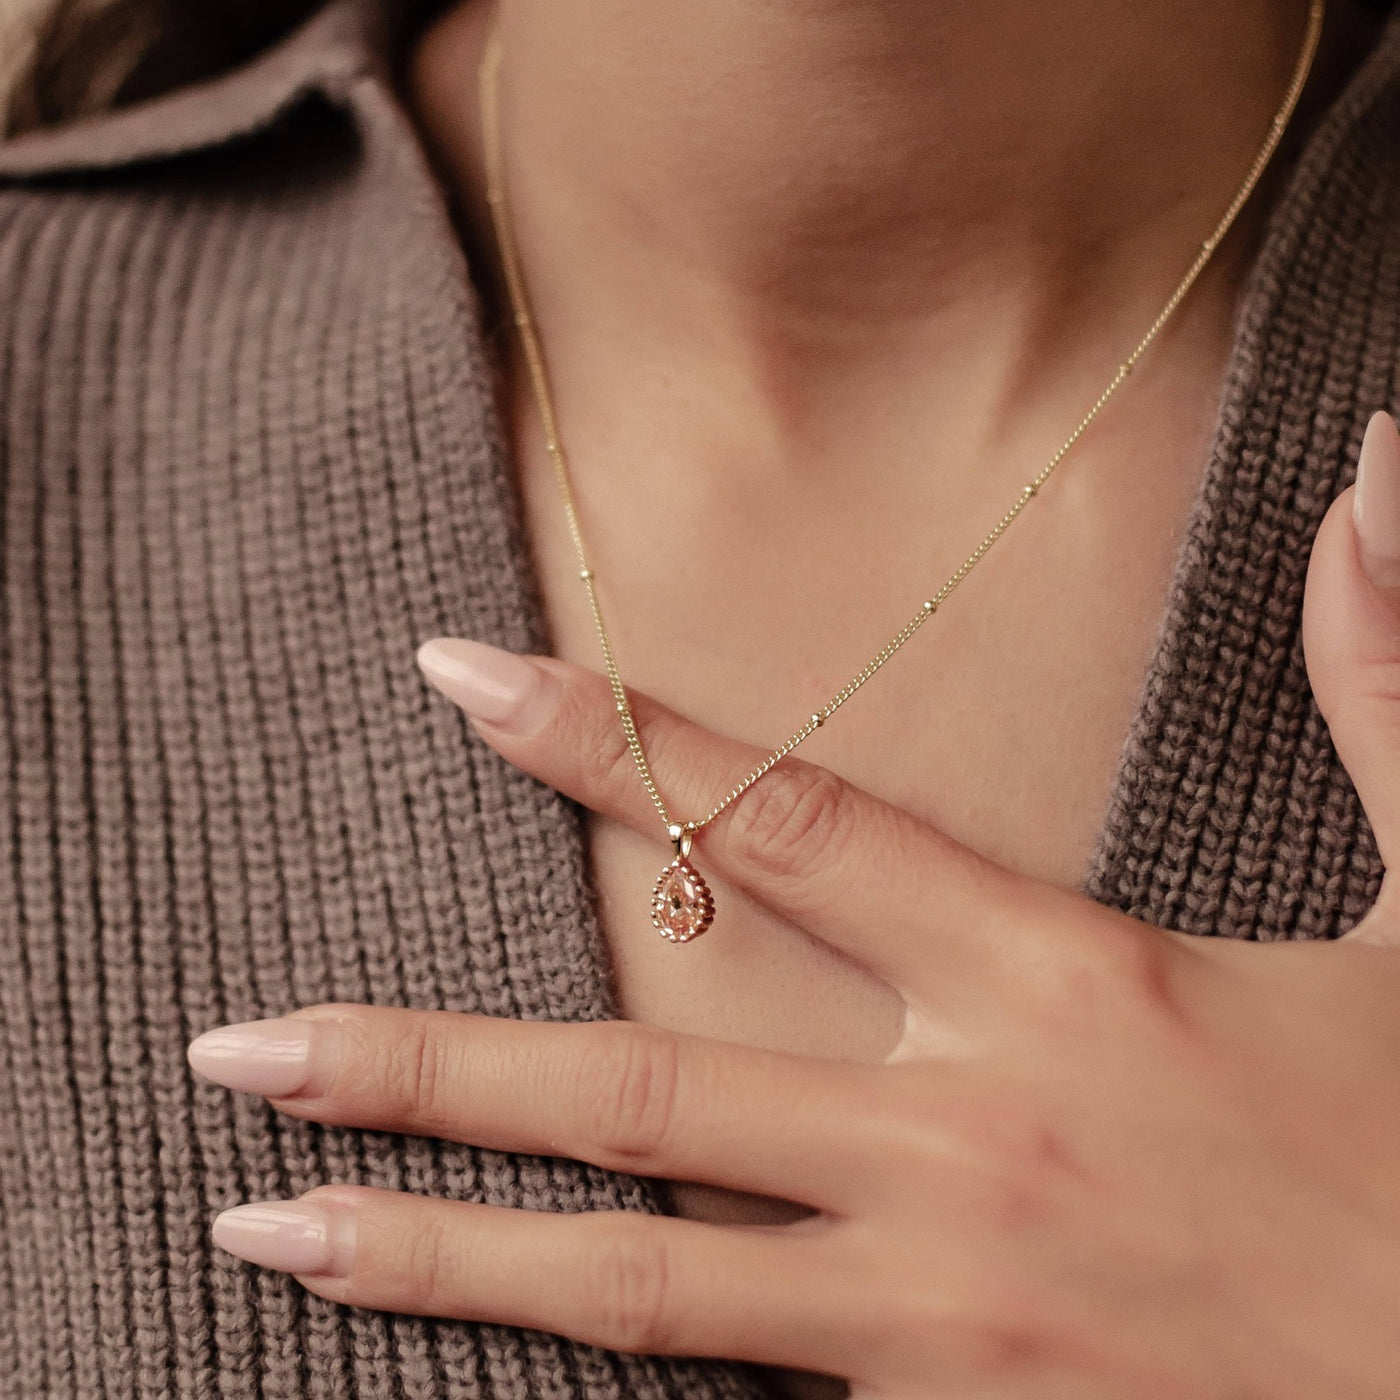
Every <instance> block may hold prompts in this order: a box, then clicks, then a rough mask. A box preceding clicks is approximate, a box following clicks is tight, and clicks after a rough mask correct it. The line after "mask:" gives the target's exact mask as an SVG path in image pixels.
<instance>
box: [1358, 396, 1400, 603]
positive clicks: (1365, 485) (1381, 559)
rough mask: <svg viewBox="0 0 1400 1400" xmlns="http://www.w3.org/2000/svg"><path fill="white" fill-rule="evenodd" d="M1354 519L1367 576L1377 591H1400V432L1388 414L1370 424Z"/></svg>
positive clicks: (1363, 445) (1361, 460)
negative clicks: (1394, 589)
mask: <svg viewBox="0 0 1400 1400" xmlns="http://www.w3.org/2000/svg"><path fill="white" fill-rule="evenodd" d="M1352 519H1353V521H1354V523H1355V526H1356V539H1357V543H1358V545H1359V546H1360V554H1361V565H1362V567H1363V568H1364V569H1365V570H1366V575H1367V577H1368V578H1369V579H1370V580H1371V582H1372V583H1373V584H1375V585H1376V587H1377V588H1387V589H1389V588H1400V429H1397V428H1396V426H1395V420H1394V419H1393V418H1392V417H1391V416H1390V414H1388V413H1374V414H1372V415H1371V421H1370V422H1369V423H1368V424H1367V425H1366V436H1365V437H1364V438H1363V439H1362V442H1361V456H1360V458H1359V459H1358V461H1357V464H1356V494H1355V495H1354V496H1353V497H1352Z"/></svg>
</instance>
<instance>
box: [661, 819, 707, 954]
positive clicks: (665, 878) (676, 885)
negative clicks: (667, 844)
mask: <svg viewBox="0 0 1400 1400" xmlns="http://www.w3.org/2000/svg"><path fill="white" fill-rule="evenodd" d="M669 831H670V836H671V842H672V844H673V845H674V846H675V849H676V856H675V859H674V860H673V861H671V863H670V864H669V865H667V866H666V868H665V869H664V870H662V872H661V874H660V875H658V876H657V877H656V884H655V885H654V886H653V888H652V892H651V921H652V923H653V924H654V925H655V927H656V931H657V932H658V933H659V934H660V935H661V936H662V938H664V939H665V940H666V941H667V942H668V943H689V942H691V940H692V939H696V938H699V937H700V935H701V934H702V933H704V932H705V930H706V929H707V928H709V926H710V925H711V924H712V923H713V922H714V918H715V900H714V896H713V895H712V894H711V893H710V887H709V885H708V884H706V882H705V877H704V876H703V875H702V874H701V873H700V872H699V871H698V870H697V869H696V868H695V867H694V866H693V865H692V864H691V863H690V838H691V834H692V833H691V832H690V831H689V830H688V829H686V828H684V827H680V826H672V827H670V829H669Z"/></svg>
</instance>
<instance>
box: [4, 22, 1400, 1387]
mask: <svg viewBox="0 0 1400 1400" xmlns="http://www.w3.org/2000/svg"><path fill="white" fill-rule="evenodd" d="M380 14H381V10H380V8H379V6H378V5H376V4H374V3H372V2H371V0H333V3H332V4H331V5H330V6H329V7H328V8H327V9H325V10H323V11H322V12H321V13H320V14H319V15H318V16H317V17H316V18H315V19H313V20H312V21H311V22H310V24H309V25H307V26H305V27H304V28H302V29H301V30H299V31H297V32H296V33H294V34H292V35H290V36H289V37H288V38H287V39H286V40H285V41H283V42H282V43H280V44H279V45H278V46H277V47H276V48H274V49H273V50H271V51H269V52H268V53H266V54H264V55H263V56H262V57H261V58H259V59H258V60H256V61H255V62H254V63H253V64H251V65H250V66H248V67H245V68H243V69H241V70H239V71H237V72H235V73H232V74H229V75H226V76H224V77H221V78H217V79H214V80H210V81H206V82H202V83H200V84H198V85H197V86H194V87H190V88H186V89H183V90H180V91H177V92H175V93H173V94H171V95H168V96H166V97H163V98H159V99H155V100H153V101H150V102H147V103H144V104H142V105H140V106H136V107H133V108H128V109H124V110H120V111H117V112H114V113H111V114H109V115H106V116H104V117H101V118H97V119H92V120H89V121H86V122H83V123H81V124H77V125H73V126H69V127H64V128H58V129H54V130H50V131H45V132H40V133H35V134H31V135H29V136H27V137H23V138H19V139H16V140H12V141H10V142H9V143H0V531H3V535H0V567H3V592H0V1395H3V1396H5V1397H9V1398H12V1400H38V1397H61V1400H71V1398H72V1397H75V1396H76V1397H82V1400H89V1397H92V1398H93V1400H96V1398H97V1397H106V1400H118V1397H123V1398H124V1397H129V1396H144V1397H158V1398H159V1400H168V1397H172V1396H178V1397H201V1400H203V1397H209V1400H213V1398H214V1397H223V1398H225V1400H252V1397H259V1396H261V1397H268V1398H269V1400H310V1397H327V1400H329V1398H331V1397H341V1396H354V1397H364V1398H365V1400H369V1397H373V1400H389V1397H413V1400H447V1398H448V1397H453V1398H454V1400H455V1398H456V1397H478V1396H480V1397H490V1400H507V1397H524V1396H532V1397H533V1396H539V1397H549V1398H550V1400H574V1397H584V1396H587V1397H599V1398H600V1400H601V1397H618V1396H629V1397H630V1396H637V1397H653V1396H655V1397H663V1396H666V1397H674V1396H682V1395H684V1396H688V1397H698V1398H700V1400H703V1397H719V1396H729V1397H741V1396H756V1395H758V1394H759V1393H761V1392H760V1388H759V1383H758V1381H757V1379H756V1377H755V1376H754V1375H753V1374H752V1373H750V1372H748V1371H746V1370H745V1369H744V1368H741V1367H731V1366H722V1365H716V1364H710V1363H688V1362H672V1361H657V1360H650V1359H639V1358H630V1357H620V1356H614V1355H608V1354H604V1353H602V1352H599V1351H596V1350H593V1349H590V1348H587V1347H581V1346H576V1345H573V1344H571V1343H569V1342H566V1341H563V1340H561V1339H558V1338H553V1337H547V1336H543V1335H540V1334H535V1333H528V1332H522V1331H515V1330H511V1329H506V1328H497V1327H479V1326H474V1325H469V1324H463V1323H450V1322H436V1321H431V1320H422V1319H415V1318H401V1317H394V1316H388V1315H381V1314H374V1313H368V1312H356V1311H352V1310H348V1309H344V1308H341V1307H337V1306H335V1305H332V1304H330V1303H327V1302H324V1301H322V1300H320V1299H317V1298H315V1297H312V1296H310V1295H308V1294H307V1293H306V1292H304V1291H303V1290H302V1289H301V1288H300V1287H299V1286H298V1285H297V1284H296V1283H295V1282H293V1281H292V1280H290V1279H289V1278H286V1277H284V1276H282V1275H280V1274H276V1273H270V1272H265V1271H258V1270H254V1269H251V1268H248V1267H246V1266H244V1265H242V1264H240V1263H238V1262H236V1261H235V1260H233V1259H232V1258H230V1257H229V1256H227V1255H224V1254H221V1253H219V1252H218V1251H216V1250H214V1249H213V1248H212V1247H211V1245H210V1243H209V1222H210V1220H211V1218H212V1216H213V1215H214V1213H215V1212H217V1211H218V1210H220V1209H221V1208H223V1207H225V1206H229V1205H233V1204H236V1203H239V1202H242V1201H245V1200H249V1199H257V1198H264V1197H285V1196H292V1195H296V1194H298V1193H299V1192H302V1191H304V1190H306V1189H308V1188H309V1187H311V1186H314V1185H316V1184H317V1183H320V1182H325V1181H355V1182H364V1183H370V1184H375V1185H380V1186H386V1187H393V1188H403V1189H408V1190H413V1191H420V1192H427V1193H434V1194H438V1195H444V1196H452V1197H458V1198H462V1199H469V1200H477V1201H487V1202H493V1203H497V1204H505V1205H513V1206H528V1207H532V1208H536V1209H543V1210H554V1211H579V1210H590V1209H610V1208H626V1209H631V1210H638V1211H654V1210H657V1209H659V1208H660V1200H659V1197H658V1195H657V1193H656V1192H655V1190H654V1188H653V1187H651V1186H649V1185H648V1184H646V1183H643V1182H638V1181H635V1180H630V1179H626V1178H622V1177H618V1176H615V1175H611V1174H608V1173H605V1172H602V1171H598V1170H594V1169H592V1168H589V1167H586V1166H580V1165H576V1164H573V1163H569V1162H558V1161H542V1160H538V1159H532V1158H526V1157H514V1156H508V1155H502V1154H496V1153H491V1152H481V1151H476V1150H473V1149H470V1148H467V1147H459V1146H453V1145H449V1144H443V1143H439V1142H431V1141H423V1140H411V1139H405V1138H401V1137H397V1136H393V1135H388V1134H375V1133H363V1132H353V1131H347V1130H338V1129H330V1128H323V1127H319V1126H316V1125H313V1124H307V1123H302V1122H297V1121H293V1120H289V1119H287V1118H284V1117H280V1116H278V1115H277V1114H275V1113H274V1112H273V1111H271V1110H270V1109H269V1108H268V1107H267V1106H266V1104H264V1103H263V1102H262V1101H261V1100H258V1099H255V1098H250V1097H248V1096H240V1095H233V1094H229V1093H226V1092H225V1091H223V1090H221V1089H218V1088H214V1087H212V1086H209V1085H206V1084H202V1083H197V1082H195V1080H194V1079H193V1078H192V1076H191V1075H190V1073H189V1072H188V1071H187V1069H186V1065H185V1059H184V1050H185V1046H186V1044H187V1043H188V1042H189V1040H190V1039H191V1038H192V1037H193V1036H194V1035H196V1034H198V1033H199V1032H201V1031H203V1030H206V1029H208V1028H209V1027H211V1026H215V1025H219V1024H222V1023H225V1022H231V1021H242V1020H247V1019H252V1018H256V1017H262V1016H275V1015H278V1014H280V1013H282V1012H285V1011H287V1010H289V1009H291V1008H293V1007H296V1006H299V1005H304V1004H306V1003H310V1002H317V1001H322V1000H330V999H337V1000H350V1001H370V1002H378V1003H391V1004H399V1005H409V1006H418V1007H444V1008H449V1009H458V1010H462V1011H473V1012H486V1013H490V1014H494V1015H502V1016H515V1017H525V1018H532V1019H534V1018H556V1019H583V1020H587V1019H596V1018H603V1017H607V1016H609V1015H611V1014H613V1012H614V1003H613V1000H612V994H611V990H610V982H609V976H608V966H607V962H606V953H605V948H604V945H603V942H602V940H601V938H600V935H599V928H598V923H597V920H596V916H595V912H594V906H593V902H592V897H591V890H590V885H589V875H588V868H587V859H586V856H587V852H586V847H585V843H584V839H583V827H582V823H581V819H580V812H579V810H578V809H577V808H576V807H575V806H573V805H572V804H570V803H569V802H567V801H565V800H564V799H562V798H561V797H559V796H558V795H557V794H555V793H554V792H552V791H550V790H549V789H547V788H546V787H544V786H543V785H541V784H539V783H537V782H536V781H534V780H533V779H531V778H528V777H526V776H525V775H523V774H521V773H520V772H518V771H517V770H515V769H513V768H511V767H509V766H508V765H506V764H505V763H504V762H502V761H501V760H500V759H499V758H498V757H497V756H496V755H495V754H494V753H492V752H491V751H490V750H489V749H487V748H486V747H485V746H484V745H483V744H482V743H481V742H480V741H479V740H478V739H477V738H476V736H475V735H474V733H473V732H472V730H471V728H470V726H469V725H467V724H466V723H465V722H464V721H463V719H462V717H461V715H460V714H459V713H458V712H457V711H456V710H454V709H453V708H451V707H450V706H447V705H444V704H442V703H440V702H439V701H438V700H437V699H436V697H433V696H431V695H430V693H429V691H428V689H427V688H426V686H425V685H424V683H423V681H422V680H421V678H420V676H419V673H418V671H417V670H416V668H415V666H414V664H413V649H414V646H415V644H416V643H417V642H418V641H420V640H421V639H423V638H425V637H429V636H433V635H439V634H457V635H464V636H471V637H479V638H483V639H486V640H489V641H493V642H496V643H498V644H501V645H504V646H507V647H512V648H517V649H544V648H545V647H546V645H547V639H546V636H545V632H544V627H543V622H542V610H541V603H540V597H539V593H538V588H537V584H536V580H535V578H534V576H533V574H532V565H531V557H530V551H529V548H528V542H527V539H526V537H525V534H524V532H523V524H522V516H521V511H520V509H519V503H518V501H517V499H516V496H515V494H514V493H515V487H514V484H513V476H512V473H511V470H510V467H509V462H508V459H507V454H506V449H505V445H504V439H503V435H502V430H501V425H500V423H499V422H498V421H497V418H496V416H495V408H494V405H493V399H492V394H491V392H490V387H489V386H490V370H489V364H488V360H487V354H488V349H487V346H486V344H485V342H484V340H483V336H482V328H481V323H480V308H479V303H478V300H477V295H476V292H475V291H474V288H473V284H472V281H471V276H470V271H471V270H470V268H468V266H467V265H466V263H465V261H464V258H463V254H462V251H461V248H460V246H459V243H458V241H457V240H456V238H455V237H454V233H453V229H452V226H451V223H450V220H449V216H448V213H447V207H446V203H445V200H444V196H443V193H442V191H441V189H440V188H439V186H438V185H437V184H436V182H435V180H434V178H433V176H432V175H431V173H430V171H429V169H428V167H427V165H426V162H425V159H424V156H423V152H422V150H421V147H420V145H419V143H418V141H417V138H416V136H415V133H414V130H413V128H412V126H411V124H410V123H409V121H408V120H407V118H406V116H405V114H404V112H403V110H402V108H401V106H400V105H399V104H398V101H397V99H396V97H395V94H394V89H393V85H392V82H391V81H390V78H389V73H388V68H387V65H386V59H385V54H386V51H387V50H386V39H387V30H386V28H385V26H384V24H383V22H382V21H381V20H380V18H379V16H380ZM1397 365H1400V24H1397V23H1396V22H1392V23H1391V24H1390V25H1389V26H1388V29H1387V31H1386V33H1385V34H1384V36H1383V38H1382V40H1381V43H1380V45H1379V47H1378V48H1377V49H1376V51H1375V52H1374V53H1373V54H1372V55H1371V56H1370V57H1369V58H1368V60H1367V61H1366V63H1365V65H1364V66H1363V67H1362V68H1361V69H1360V70H1359V71H1358V72H1357V73H1356V74H1355V75H1354V76H1353V78H1352V79H1351V80H1350V83H1349V86H1348V88H1347V90H1346V91H1345V93H1344V94H1343V95H1342V96H1341V97H1340V99H1339V100H1337V101H1336V103H1335V104H1334V105H1333V107H1332V108H1331V110H1330V111H1329V112H1328V113H1327V114H1326V115H1325V117H1324V118H1323V119H1322V121H1321V122H1320V124H1318V125H1317V126H1315V128H1314V130H1313V133H1312V135H1311V136H1310V138H1309V140H1308V143H1307V146H1306V149H1305V150H1304V151H1303V152H1302V154H1301V156H1300V158H1299V160H1298V161H1297V163H1296V164H1295V166H1294V168H1293V170H1292V173H1291V175H1290V177H1289V182H1288V186H1287V189H1286V190H1285V191H1284V192H1283V194H1282V196H1281V197H1280V198H1279V199H1277V200H1276V202H1275V205H1274V210H1273V213H1272V216H1271V221H1270V224H1269V228H1268V230H1267V234H1266V237H1265V240H1264V244H1263V248H1262V252H1261V254H1260V256H1259V257H1258V259H1257V262H1256V265H1255V267H1254V270H1253V273H1252V276H1251V278H1250V281H1249V284H1248V287H1247V289H1246V293H1245V295H1244V299H1243V302H1242V309H1241V312H1240V316H1239V323H1238V327H1237V337H1236V342H1235V345H1234V348H1233V352H1232V355H1231V359H1230V363H1229V368H1228V374H1227V381H1226V385H1225V390H1224V395H1223V400H1222V404H1221V409H1220V414H1219V421H1218V426H1217V429H1216V432H1215V435H1214V439H1213V443H1212V446H1211V450H1210V457H1209V461H1208V464H1207V465H1206V467H1205V471H1204V476H1203V479H1202V484H1201V487H1200V490H1199V494H1198V497H1197V500H1196V502H1195V505H1194V509H1193V512H1192V516H1191V520H1190V525H1189V530H1188V534H1187V537H1186V539H1185V541H1184V544H1183V547H1182V550H1181V554H1180V558H1179V561H1178V564H1177V567H1176V570H1175V574H1174V578H1173V580H1172V583H1171V587H1170V595H1169V598H1168V600H1167V605H1166V610H1165V615H1164V623H1163V627H1162V631H1161V635H1160V637H1159V639H1158V641H1157V643H1156V646H1155V649H1154V651H1153V655H1152V657H1151V661H1150V665H1149V668H1148V671H1147V674H1146V675H1145V677H1144V682H1143V689H1142V694H1141V700H1140V704H1139V707H1138V710H1137V713H1136V715H1135V718H1134V719H1133V722H1132V726H1131V731H1130V733H1129V734H1128V736H1127V739H1126V744H1125V747H1124V750H1123V754H1122V759H1121V765H1120V768H1119V771H1118V774H1117V778H1116V782H1115V789H1114V795H1113V798H1112V801H1111V804H1110V808H1109V811H1108V815H1107V820H1106V823H1105V826H1104V828H1103V831H1102V833H1101V836H1100V839H1099V842H1098V845H1097V850H1096V852H1095V855H1094V858H1093V863H1092V869H1091V871H1090V872H1089V874H1088V877H1087V879H1086V882H1085V888H1086V891H1087V893H1088V894H1090V895H1091V896H1092V897H1094V898H1096V899H1099V900H1101V901H1104V902H1105V903H1108V904H1111V905H1113V906H1115V907H1117V908H1119V909H1122V910H1124V911H1126V912H1128V913H1130V914H1133V915H1135V916H1137V917H1140V918H1143V919H1147V920H1150V921H1153V922H1155V923H1158V924H1160V925H1163V926H1166V927H1170V928H1175V929H1180V930H1184V931H1187V932H1191V933H1196V934H1214V935H1222V936H1229V937H1246V938H1247V937H1255V936H1258V931H1260V930H1268V931H1270V934H1271V936H1283V937H1290V938H1330V937H1334V936H1336V935H1337V934H1339V933H1341V932H1343V931H1344V930H1345V929H1346V928H1347V927H1349V926H1350V925H1351V924H1352V923H1354V922H1355V921H1356V920H1357V919H1358V918H1359V917H1360V916H1361V915H1362V914H1363V913H1364V911H1365V910H1366V909H1367V907H1368V906H1369V904H1370V902H1371V901H1372V899H1373V898H1374V896H1375V894H1376V891H1377V888H1378V885H1379V879H1380V874H1381V869H1380V864H1379V859H1378V856H1377V853H1376V850H1375V846H1374V843H1373V841H1372V838H1371V835H1370V832H1369V829H1368V827H1367V825H1366V822H1365V819H1364V816H1363V814H1362V812H1361V810H1360V807H1359V804H1358V802H1357V799H1356V795H1355V793H1354V791H1353V789H1352V787H1351V785H1350V784H1349V782H1348V780H1347V778H1346V775H1345V773H1344V772H1343V770H1342V769H1341V767H1340V766H1339V764H1338V761H1337V758H1336V756H1335V754H1334V752H1333V750H1332V747H1331V745H1330V742H1329V738H1328V734H1327V731H1326V727H1325V725H1324V724H1323V722H1322V720H1321V718H1320V716H1319V714H1318V712H1317V709H1316V707H1315V705H1314V703H1313V700H1312V698H1311V695H1310V692H1309V688H1308V685H1307V680H1306V675H1305V672H1304V666H1303V656H1302V650H1301V645H1300V640H1299V618H1300V605H1301V600H1302V592H1303V582H1304V574H1305V569H1306V564H1307V558H1308V550H1309V546H1310V543H1311V540H1312V537H1313V533H1314V531H1315V529H1316V527H1317V525H1318V523H1319V521H1320V519H1321V517H1322V514H1323V512H1324V510H1325V509H1326V507H1327V505H1328V503H1329V502H1330V501H1331V499H1332V498H1333V497H1334V496H1335V494H1336V493H1337V491H1338V490H1340V489H1341V488H1342V487H1343V486H1344V485H1345V484H1346V483H1347V481H1348V479H1349V477H1350V473H1351V470H1352V463H1353V461H1354V459H1355V453H1356V449H1357V447H1358V444H1359V440H1360V435H1361V431H1362V428H1363V425H1364V423H1365V420H1366V418H1367V416H1368V414H1369V413H1370V412H1371V410H1373V409H1375V408H1377V407H1381V406H1385V405H1391V406H1394V404H1395V401H1396V370H1397ZM755 737H761V736H755Z"/></svg>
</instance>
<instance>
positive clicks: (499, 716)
mask: <svg viewBox="0 0 1400 1400" xmlns="http://www.w3.org/2000/svg"><path fill="white" fill-rule="evenodd" d="M418 665H419V666H420V667H421V668H422V671H423V674H424V675H425V676H426V677H427V678H428V679H429V680H430V681H431V682H432V683H433V684H434V685H435V686H437V688H438V689H439V690H440V691H442V693H443V694H444V695H445V696H447V698H448V699H449V700H451V701H453V703H454V704H457V705H460V706H461V707H462V708H463V709H464V710H465V711H466V712H467V714H468V715H470V716H471V718H472V719H475V720H480V721H481V722H482V723H483V724H490V725H494V726H495V727H496V728H498V729H507V730H509V731H511V732H512V733H515V734H529V733H533V732H534V731H535V730H536V729H538V728H539V727H540V725H542V724H543V723H544V721H545V720H546V719H547V718H548V717H549V714H550V712H551V711H552V710H553V708H554V699H555V695H556V693H557V690H558V682H557V681H556V680H555V679H554V677H553V676H550V675H548V674H546V672H545V671H543V670H542V669H541V668H540V667H538V666H536V665H535V663H534V662H533V661H531V660H530V658H529V657H527V656H518V655H516V653H515V652H513V651H503V650H502V649H501V648H500V647H493V646H488V645H487V644H486V643H485V642H474V641H470V640H469V639H467V638H465V637H437V638H434V639H433V640H432V641H430V642H424V643H423V645H422V646H420V647H419V648H418Z"/></svg>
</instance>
